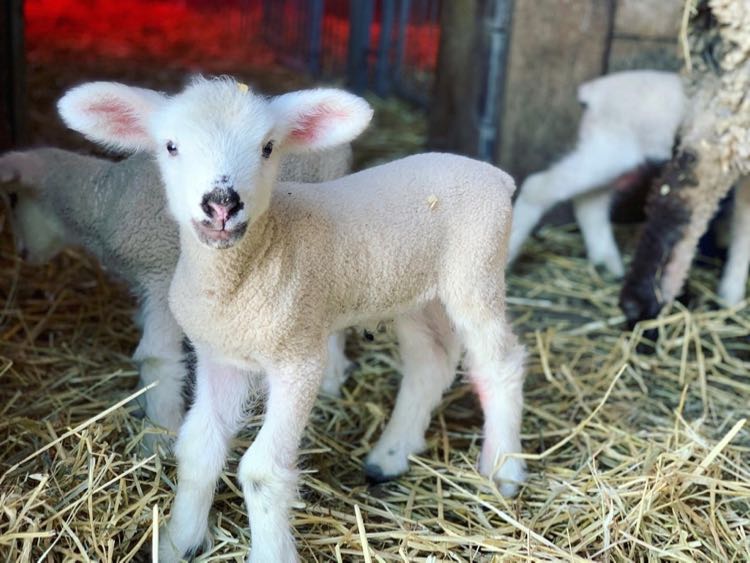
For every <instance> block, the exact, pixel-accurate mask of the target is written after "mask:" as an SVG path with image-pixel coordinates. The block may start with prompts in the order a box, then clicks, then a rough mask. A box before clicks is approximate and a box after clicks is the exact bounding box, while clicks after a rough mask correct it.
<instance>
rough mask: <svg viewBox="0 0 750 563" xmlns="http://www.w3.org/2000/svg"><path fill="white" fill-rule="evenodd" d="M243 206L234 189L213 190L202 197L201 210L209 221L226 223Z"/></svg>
mask: <svg viewBox="0 0 750 563" xmlns="http://www.w3.org/2000/svg"><path fill="white" fill-rule="evenodd" d="M244 206H245V205H244V204H243V203H242V202H241V201H240V196H239V194H238V193H237V192H236V191H234V189H232V188H229V189H221V188H214V189H213V190H211V191H210V192H209V193H207V194H205V195H204V196H203V201H202V202H201V209H203V212H204V213H205V214H206V215H207V216H208V217H209V218H210V219H217V220H219V221H228V220H229V219H231V218H232V217H233V216H234V215H236V214H237V213H238V212H239V211H240V210H241V209H242V208H243V207H244Z"/></svg>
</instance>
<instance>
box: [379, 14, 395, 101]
mask: <svg viewBox="0 0 750 563" xmlns="http://www.w3.org/2000/svg"><path fill="white" fill-rule="evenodd" d="M382 7H383V9H382V14H381V16H382V17H381V20H380V41H378V60H377V63H376V65H375V91H376V92H377V93H378V94H379V95H380V96H385V95H387V94H388V92H389V90H390V79H389V76H388V68H389V67H390V58H391V57H390V54H391V30H392V29H393V17H394V15H395V12H396V6H395V5H394V0H382Z"/></svg>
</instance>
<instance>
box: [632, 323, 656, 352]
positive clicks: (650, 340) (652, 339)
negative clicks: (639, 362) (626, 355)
mask: <svg viewBox="0 0 750 563" xmlns="http://www.w3.org/2000/svg"><path fill="white" fill-rule="evenodd" d="M658 339H659V331H658V330H657V329H655V328H650V329H648V330H644V331H643V336H642V338H641V341H640V342H638V345H637V346H636V347H635V351H636V352H638V353H639V354H642V355H644V356H650V355H651V354H653V353H654V352H656V341H657V340H658Z"/></svg>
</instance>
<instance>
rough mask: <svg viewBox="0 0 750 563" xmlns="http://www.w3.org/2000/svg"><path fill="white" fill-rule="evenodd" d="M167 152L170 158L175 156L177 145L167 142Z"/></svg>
mask: <svg viewBox="0 0 750 563" xmlns="http://www.w3.org/2000/svg"><path fill="white" fill-rule="evenodd" d="M167 152H168V153H169V154H170V155H171V156H177V145H175V144H174V143H173V142H172V141H167Z"/></svg>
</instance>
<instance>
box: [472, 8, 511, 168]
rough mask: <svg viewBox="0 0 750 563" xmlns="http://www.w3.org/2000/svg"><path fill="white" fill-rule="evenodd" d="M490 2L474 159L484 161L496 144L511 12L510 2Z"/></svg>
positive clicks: (490, 157)
mask: <svg viewBox="0 0 750 563" xmlns="http://www.w3.org/2000/svg"><path fill="white" fill-rule="evenodd" d="M490 1H491V4H490V10H491V16H490V17H489V18H488V19H487V21H486V22H485V29H486V33H487V35H488V36H489V48H488V53H487V82H486V84H485V91H484V96H483V100H482V108H481V112H480V113H481V116H480V119H479V139H478V143H477V156H478V157H479V158H480V159H482V160H486V161H491V160H492V157H493V155H494V154H496V145H497V144H498V143H499V141H498V132H499V131H500V130H501V122H502V113H501V112H502V102H503V100H502V97H503V91H504V86H505V70H506V69H505V66H506V60H507V51H508V36H509V29H510V20H511V16H512V10H513V0H490Z"/></svg>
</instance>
